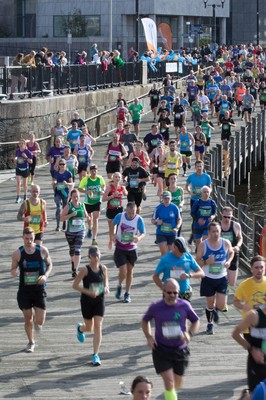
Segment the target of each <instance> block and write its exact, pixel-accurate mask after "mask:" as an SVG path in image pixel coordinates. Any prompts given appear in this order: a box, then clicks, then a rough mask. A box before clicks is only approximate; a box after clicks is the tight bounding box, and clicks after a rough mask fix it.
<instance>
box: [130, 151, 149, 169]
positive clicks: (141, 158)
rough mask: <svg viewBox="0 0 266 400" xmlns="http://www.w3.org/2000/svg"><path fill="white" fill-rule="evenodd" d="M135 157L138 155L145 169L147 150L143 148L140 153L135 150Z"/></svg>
mask: <svg viewBox="0 0 266 400" xmlns="http://www.w3.org/2000/svg"><path fill="white" fill-rule="evenodd" d="M133 157H138V158H139V159H140V163H141V166H142V168H144V169H146V168H147V162H146V160H145V151H143V150H141V152H140V155H137V154H136V153H135V152H134V151H133Z"/></svg>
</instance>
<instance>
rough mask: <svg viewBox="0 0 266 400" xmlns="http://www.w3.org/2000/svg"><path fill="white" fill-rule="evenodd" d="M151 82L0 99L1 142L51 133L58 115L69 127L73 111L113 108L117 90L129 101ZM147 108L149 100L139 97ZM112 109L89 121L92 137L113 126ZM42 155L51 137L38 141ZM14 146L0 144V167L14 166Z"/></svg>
mask: <svg viewBox="0 0 266 400" xmlns="http://www.w3.org/2000/svg"><path fill="white" fill-rule="evenodd" d="M150 88H151V85H138V86H127V87H122V88H121V87H119V88H112V89H104V90H97V91H91V92H86V93H78V94H70V95H63V96H54V97H45V98H33V99H24V100H19V101H2V102H0V142H1V143H2V142H15V141H18V140H19V138H20V137H24V138H27V136H28V132H29V131H34V132H35V133H36V137H37V138H42V137H46V136H48V135H49V133H50V129H51V127H52V126H53V125H54V123H55V120H56V118H57V117H58V116H60V118H62V120H63V124H64V125H66V126H69V123H70V121H71V119H72V115H73V112H74V111H75V110H77V111H78V112H79V113H80V116H81V118H83V119H88V118H91V117H95V116H96V115H98V114H101V113H103V112H104V111H108V110H109V109H111V108H113V107H115V105H116V101H117V95H118V92H122V93H123V95H124V97H125V98H126V99H127V100H128V101H130V100H133V99H134V98H135V97H140V96H142V95H145V94H146V93H148V92H149V90H150ZM141 102H142V104H144V108H145V109H146V110H147V109H148V108H149V99H148V98H146V99H142V100H141ZM115 120H116V119H115V111H114V110H112V111H110V112H107V113H105V114H103V115H101V116H99V117H97V118H94V119H93V120H92V121H89V122H88V127H89V129H90V130H91V131H92V133H93V134H94V135H95V136H99V135H102V134H103V133H105V132H107V131H109V130H111V129H112V128H113V127H114V125H115ZM40 145H41V149H42V154H45V153H46V150H47V147H49V146H50V145H51V140H50V139H49V140H45V141H43V142H40ZM16 147H17V146H16V145H15V144H13V145H1V146H0V170H3V169H7V168H13V167H14V160H13V158H14V152H15V149H16Z"/></svg>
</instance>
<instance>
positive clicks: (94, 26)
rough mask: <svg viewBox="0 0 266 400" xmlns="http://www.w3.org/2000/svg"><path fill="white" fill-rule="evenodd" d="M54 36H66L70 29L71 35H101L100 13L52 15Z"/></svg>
mask: <svg viewBox="0 0 266 400" xmlns="http://www.w3.org/2000/svg"><path fill="white" fill-rule="evenodd" d="M53 27H54V29H53V32H54V37H66V36H67V32H68V30H69V29H70V31H71V33H72V36H73V37H87V36H100V35H101V17H100V15H95V16H91V15H81V14H79V13H77V14H73V15H54V16H53Z"/></svg>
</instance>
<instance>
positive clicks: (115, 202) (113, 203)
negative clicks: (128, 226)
mask: <svg viewBox="0 0 266 400" xmlns="http://www.w3.org/2000/svg"><path fill="white" fill-rule="evenodd" d="M110 206H112V207H120V200H119V199H112V200H110Z"/></svg>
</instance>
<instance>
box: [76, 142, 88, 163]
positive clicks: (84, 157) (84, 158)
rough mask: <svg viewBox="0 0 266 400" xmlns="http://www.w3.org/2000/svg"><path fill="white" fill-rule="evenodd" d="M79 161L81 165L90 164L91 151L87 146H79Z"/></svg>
mask: <svg viewBox="0 0 266 400" xmlns="http://www.w3.org/2000/svg"><path fill="white" fill-rule="evenodd" d="M77 155H78V162H79V164H81V165H88V164H89V162H90V159H89V156H90V152H89V150H88V148H87V146H84V147H80V146H78V154H77Z"/></svg>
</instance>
